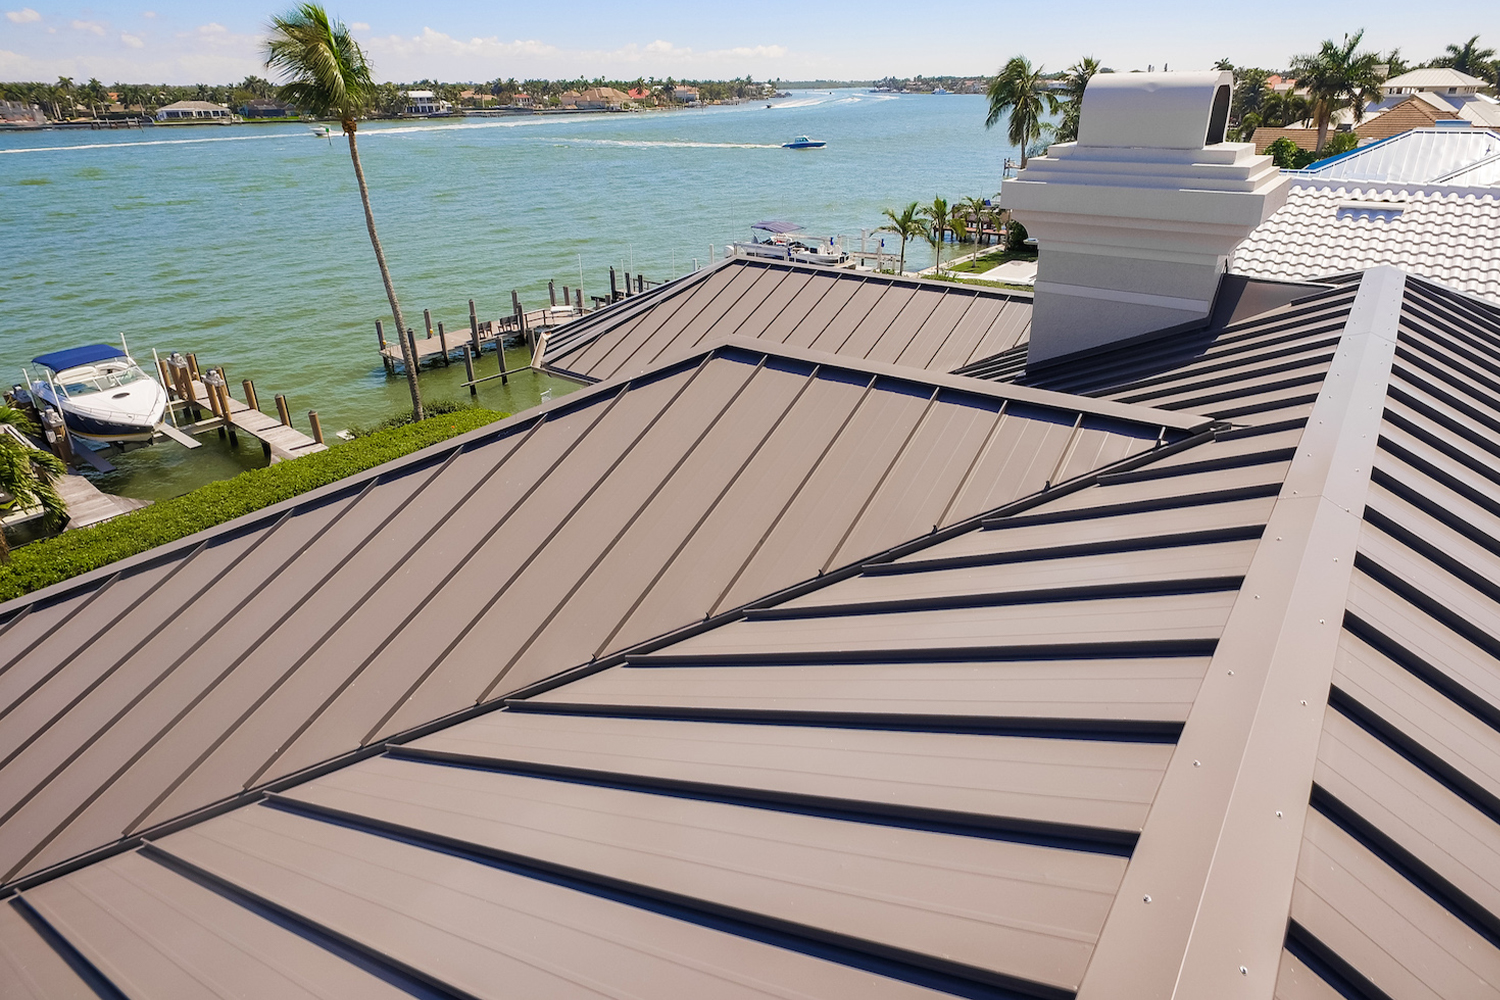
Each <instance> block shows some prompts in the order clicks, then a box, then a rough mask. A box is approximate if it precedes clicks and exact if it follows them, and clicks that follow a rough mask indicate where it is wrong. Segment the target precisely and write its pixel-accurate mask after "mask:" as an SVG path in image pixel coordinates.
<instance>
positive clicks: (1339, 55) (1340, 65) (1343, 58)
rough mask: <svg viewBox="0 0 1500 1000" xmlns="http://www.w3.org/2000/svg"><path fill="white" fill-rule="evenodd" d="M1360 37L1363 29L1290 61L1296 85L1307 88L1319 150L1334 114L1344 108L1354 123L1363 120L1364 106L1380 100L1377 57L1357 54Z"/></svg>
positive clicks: (1325, 42)
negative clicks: (1347, 109)
mask: <svg viewBox="0 0 1500 1000" xmlns="http://www.w3.org/2000/svg"><path fill="white" fill-rule="evenodd" d="M1364 36H1365V33H1364V30H1363V29H1360V30H1359V31H1356V32H1355V33H1354V34H1353V35H1345V36H1344V41H1343V43H1342V44H1340V43H1338V42H1335V41H1333V40H1332V39H1328V40H1326V41H1324V42H1323V45H1322V47H1321V48H1319V49H1318V51H1317V53H1315V54H1314V55H1310V56H1298V57H1297V58H1296V59H1294V60H1292V71H1293V72H1294V73H1296V74H1297V83H1298V85H1299V86H1305V87H1306V88H1307V96H1308V100H1309V101H1310V102H1311V103H1312V111H1313V121H1314V122H1316V123H1317V126H1318V146H1317V148H1318V150H1320V151H1321V150H1322V148H1323V143H1325V142H1326V141H1327V140H1328V123H1329V122H1330V121H1331V120H1332V118H1333V113H1334V112H1335V111H1337V110H1339V109H1340V108H1343V107H1346V106H1347V107H1348V108H1349V109H1350V110H1351V111H1353V112H1354V121H1355V123H1356V124H1357V123H1359V122H1362V121H1364V118H1365V105H1366V104H1370V103H1374V102H1376V101H1379V100H1380V98H1381V93H1380V83H1381V80H1380V75H1379V73H1378V72H1377V71H1376V67H1377V66H1379V65H1380V56H1379V55H1378V54H1377V53H1374V52H1360V51H1358V49H1359V43H1360V40H1361V39H1362V38H1364Z"/></svg>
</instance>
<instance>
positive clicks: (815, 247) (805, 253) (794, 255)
mask: <svg viewBox="0 0 1500 1000" xmlns="http://www.w3.org/2000/svg"><path fill="white" fill-rule="evenodd" d="M750 229H751V232H752V234H753V235H752V237H751V243H750V244H749V245H748V247H749V252H750V253H751V254H754V255H756V256H762V255H763V256H772V254H770V253H765V254H757V253H756V250H755V248H760V247H764V248H766V249H767V250H770V249H771V248H773V247H774V248H777V249H778V250H779V251H780V252H779V253H775V254H774V256H777V257H781V258H782V259H784V260H794V261H797V262H799V263H802V264H828V265H836V264H842V263H844V262H845V261H847V260H848V259H849V255H848V254H847V253H845V252H844V248H843V247H841V246H839V245H838V244H837V243H836V242H834V241H833V240H832V239H829V240H819V239H809V238H807V237H804V236H798V235H796V234H797V233H800V232H802V227H801V226H799V225H798V224H797V223H795V222H782V221H780V220H777V219H766V220H764V221H762V222H756V223H753V224H752V225H751V226H750ZM762 233H764V234H765V235H766V238H765V239H761V237H760V234H762ZM738 245H739V246H740V247H741V248H742V249H744V248H746V246H747V245H746V244H743V243H742V244H738Z"/></svg>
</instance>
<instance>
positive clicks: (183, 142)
mask: <svg viewBox="0 0 1500 1000" xmlns="http://www.w3.org/2000/svg"><path fill="white" fill-rule="evenodd" d="M295 137H298V138H300V133H297V134H296V135H295ZM290 138H294V134H293V133H287V132H277V133H274V134H272V135H221V136H215V137H214V138H212V139H207V138H204V139H142V140H139V141H137V142H89V143H84V144H83V145H80V146H27V147H26V148H25V149H0V154H3V153H67V152H71V151H72V150H75V149H125V148H127V147H131V146H189V145H192V144H194V143H200V142H249V141H250V140H251V139H290Z"/></svg>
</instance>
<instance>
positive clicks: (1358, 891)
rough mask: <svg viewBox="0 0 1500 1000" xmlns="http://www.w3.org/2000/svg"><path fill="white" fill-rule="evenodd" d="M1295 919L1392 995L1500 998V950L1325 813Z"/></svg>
mask: <svg viewBox="0 0 1500 1000" xmlns="http://www.w3.org/2000/svg"><path fill="white" fill-rule="evenodd" d="M1291 917H1292V919H1293V920H1295V921H1297V923H1298V924H1300V925H1302V926H1303V927H1305V928H1306V929H1307V930H1308V932H1309V933H1310V934H1312V936H1313V937H1314V938H1316V939H1317V940H1318V941H1319V942H1321V943H1322V944H1323V945H1324V946H1326V947H1327V948H1328V949H1329V950H1331V951H1332V952H1333V953H1334V954H1335V955H1337V956H1338V957H1339V958H1340V959H1342V960H1343V961H1345V962H1347V963H1348V964H1349V965H1351V966H1352V967H1353V968H1354V969H1355V970H1356V971H1357V972H1358V973H1359V974H1360V975H1362V976H1364V977H1365V978H1366V979H1368V980H1369V981H1370V982H1371V983H1373V984H1374V986H1375V987H1376V988H1377V989H1380V990H1382V991H1383V992H1384V993H1385V994H1386V995H1387V996H1391V997H1438V998H1442V1000H1459V998H1463V1000H1483V998H1494V997H1500V949H1496V948H1495V947H1494V946H1493V945H1491V944H1490V943H1489V942H1488V941H1486V940H1485V939H1484V938H1482V937H1481V936H1480V935H1478V934H1477V933H1475V932H1474V931H1473V930H1471V929H1470V928H1469V927H1467V926H1466V925H1465V924H1464V923H1463V922H1461V921H1460V920H1459V919H1458V918H1457V917H1455V916H1454V915H1453V914H1451V913H1449V912H1448V911H1447V910H1446V909H1444V908H1443V906H1442V905H1441V904H1439V903H1438V902H1437V901H1436V900H1434V899H1432V898H1431V897H1430V896H1428V895H1427V894H1426V893H1424V892H1423V891H1422V890H1421V889H1419V888H1418V887H1417V886H1416V885H1414V884H1413V883H1411V882H1409V881H1408V880H1407V879H1406V878H1404V877H1402V875H1401V874H1400V873H1398V872H1397V871H1396V870H1395V869H1394V868H1391V867H1390V866H1389V865H1387V864H1386V863H1385V862H1384V861H1381V860H1380V859H1379V858H1378V857H1376V856H1375V855H1374V854H1372V853H1371V852H1370V851H1368V850H1366V849H1365V848H1364V847H1363V846H1361V845H1360V844H1359V843H1358V842H1357V841H1355V840H1354V839H1353V838H1352V837H1351V836H1350V835H1349V834H1347V833H1345V832H1344V831H1343V830H1342V829H1340V828H1339V827H1338V826H1336V825H1335V824H1334V823H1332V822H1331V821H1330V820H1328V819H1327V818H1326V817H1324V816H1323V815H1322V814H1321V813H1318V812H1311V813H1309V814H1308V817H1307V826H1306V832H1305V839H1304V841H1303V846H1302V856H1301V858H1300V859H1299V860H1298V862H1297V886H1296V889H1295V890H1294V891H1293V893H1292V909H1291Z"/></svg>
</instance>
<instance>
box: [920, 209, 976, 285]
mask: <svg viewBox="0 0 1500 1000" xmlns="http://www.w3.org/2000/svg"><path fill="white" fill-rule="evenodd" d="M917 215H918V216H920V217H921V218H922V219H923V220H924V221H925V223H926V224H925V225H923V226H922V238H923V239H925V240H926V241H927V242H928V243H929V244H931V246H932V255H933V257H935V258H936V260H937V262H936V265H935V266H936V270H937V273H938V274H939V275H941V274H942V273H943V239H944V237H945V236H946V234H947V232H948V230H950V229H951V230H953V236H954V238H955V239H963V238H964V237H965V236H966V235H968V230H967V229H966V228H965V227H964V220H963V219H961V218H960V217H959V215H958V213H957V212H955V211H953V210H952V209H951V208H949V206H948V199H947V198H938V197H934V198H933V199H932V204H931V205H924V206H922V208H921V209H919V210H918V212H917ZM919 224H920V223H919Z"/></svg>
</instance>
